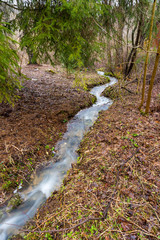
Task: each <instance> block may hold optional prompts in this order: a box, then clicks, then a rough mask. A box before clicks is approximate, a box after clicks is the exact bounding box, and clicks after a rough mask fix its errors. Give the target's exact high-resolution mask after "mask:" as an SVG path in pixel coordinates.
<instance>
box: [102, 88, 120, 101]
mask: <svg viewBox="0 0 160 240" xmlns="http://www.w3.org/2000/svg"><path fill="white" fill-rule="evenodd" d="M102 95H103V96H105V97H109V98H111V99H112V100H115V99H118V98H119V92H118V88H117V86H116V85H115V86H109V87H107V88H106V89H105V90H104V91H103V93H102Z"/></svg>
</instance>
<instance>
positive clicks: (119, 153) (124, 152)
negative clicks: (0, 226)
mask: <svg viewBox="0 0 160 240" xmlns="http://www.w3.org/2000/svg"><path fill="white" fill-rule="evenodd" d="M27 68H28V67H26V68H25V69H24V73H26V72H25V71H27V76H28V77H30V76H31V75H30V74H32V73H31V72H30V71H31V70H30V69H29V70H27ZM37 68H38V67H37ZM32 70H33V72H34V67H33V69H32ZM38 71H39V70H36V71H35V72H36V73H35V74H37V72H38ZM50 74H51V73H47V74H45V75H46V76H48V79H47V82H46V78H45V79H42V77H41V76H40V74H37V75H35V76H33V75H32V78H34V77H35V78H40V79H41V80H33V79H32V81H31V82H29V83H27V84H31V85H32V84H33V86H34V87H35V89H34V91H32V92H31V89H32V90H33V87H31V88H30V87H29V85H27V87H26V90H25V88H24V90H23V91H26V94H23V96H22V101H19V103H18V104H19V105H16V108H15V109H14V110H12V111H11V112H10V111H9V112H8V115H9V116H4V115H5V111H4V114H3V115H2V114H1V118H0V120H1V121H2V120H3V121H4V124H3V126H2V125H1V126H2V134H3V135H2V137H3V146H2V148H3V159H4V157H5V156H6V159H11V161H10V162H9V163H8V162H7V161H8V160H5V161H4V163H3V164H4V168H6V171H7V168H8V165H7V164H10V165H9V169H10V166H11V165H13V164H17V161H18V164H22V159H26V160H28V152H29V154H30V153H31V156H30V159H31V160H28V162H32V164H31V163H30V167H31V168H32V167H34V164H37V161H39V162H38V163H39V164H40V165H41V163H42V162H43V161H44V162H45V161H46V160H47V156H49V155H50V152H49V151H50V150H51V149H52V147H53V146H54V145H55V143H56V141H58V139H60V137H61V135H62V133H63V132H65V130H66V120H68V119H69V118H70V117H72V116H73V115H74V114H75V113H76V112H77V111H78V110H79V109H80V108H82V107H85V106H87V105H89V104H91V102H92V100H91V97H90V96H89V95H88V93H85V92H81V91H77V90H76V89H72V87H71V86H72V81H73V79H72V78H70V80H66V81H63V82H61V81H59V80H58V79H57V77H58V76H57V75H55V74H53V75H52V76H50ZM60 75H62V73H60ZM93 75H94V74H93ZM149 78H150V75H148V79H149ZM51 79H54V81H53V84H54V94H53V95H52V93H53V92H52V87H51V86H52V83H51V82H52V81H51ZM60 79H63V78H61V76H60ZM36 81H37V82H39V81H41V82H42V85H41V84H40V86H39V87H38V84H36ZM56 81H58V82H57V84H55V83H56ZM44 83H47V84H48V86H45V85H44ZM127 88H128V89H130V90H131V91H132V92H136V88H137V84H136V83H133V84H132V85H128V86H127ZM147 88H148V86H147ZM71 89H72V90H71ZM46 91H47V92H46ZM56 93H57V95H56ZM59 93H60V94H59ZM159 93H160V82H159V73H158V74H157V81H156V84H155V85H154V91H153V100H152V106H151V109H152V112H151V113H150V114H149V115H144V114H143V112H140V111H139V110H138V105H139V103H140V95H138V94H130V93H129V92H125V94H124V95H123V93H122V97H121V98H120V99H118V100H116V101H115V102H114V103H113V105H112V106H111V107H110V108H109V109H108V110H107V111H104V112H102V113H101V114H100V116H99V118H98V120H97V121H96V122H95V124H94V126H93V127H92V128H91V130H90V131H89V132H88V133H87V134H86V135H85V137H84V139H83V141H82V142H81V146H80V149H79V158H78V162H77V163H76V164H74V165H73V166H72V168H71V169H70V170H69V171H68V174H67V176H66V177H65V179H64V181H63V185H62V186H61V188H60V190H59V191H58V192H54V193H53V194H52V196H51V197H50V198H49V199H48V200H47V201H46V203H45V204H44V205H43V206H42V207H41V208H40V210H39V211H38V213H37V214H36V216H35V218H34V219H33V220H32V221H31V222H30V223H29V224H28V226H27V228H26V227H25V228H24V229H25V230H24V231H22V233H21V234H20V235H17V236H15V237H12V239H24V238H25V239H28V240H30V239H50V240H51V239H57V240H61V239H75V240H79V239H91V240H92V239H93V240H94V239H104V240H112V239H118V240H120V239H126V240H139V239H141V240H142V239H160V218H159V216H160V191H159V189H160V110H159V105H160V99H159ZM43 94H44V95H43ZM67 94H68V95H67ZM42 96H43V98H42ZM66 96H70V97H66ZM74 96H75V97H74ZM82 96H83V97H82ZM56 97H57V98H56ZM59 97H60V98H62V99H59ZM32 98H33V99H32ZM52 98H53V99H52ZM26 99H27V100H26ZM44 99H45V100H44ZM30 101H32V104H28V102H30ZM64 101H65V102H64ZM75 101H76V104H75ZM63 104H65V106H66V104H67V106H68V107H67V110H65V109H66V108H65V107H63ZM75 107H76V109H75ZM18 109H19V110H18ZM39 109H41V110H39ZM70 111H71V112H70ZM46 112H47V114H46ZM64 114H65V115H64ZM12 115H13V116H14V117H12ZM28 120H29V121H28ZM18 123H19V125H18ZM6 126H7V127H6ZM13 126H14V127H13ZM26 127H27V130H26ZM40 134H41V135H40ZM21 135H22V136H23V137H22V136H21ZM50 138H52V141H51V142H50ZM1 139H2V138H1ZM47 139H48V140H47ZM38 143H39V144H38ZM40 143H41V144H40ZM35 145H36V148H37V150H35V148H34V147H35ZM46 146H47V147H46ZM13 149H14V151H13ZM32 149H33V152H32ZM12 151H13V152H12ZM25 154H26V155H25ZM9 156H11V158H9ZM25 156H27V157H26V158H25ZM44 156H45V158H44ZM37 159H38V160H37ZM23 162H25V161H23ZM35 162H36V163H35ZM6 165H7V166H6ZM25 165H26V163H23V165H22V167H20V166H21V165H18V166H19V168H20V169H21V174H23V172H25V171H24V170H23V167H24V169H25V168H26V166H25ZM28 168H29V167H28ZM13 169H14V168H13ZM26 170H27V168H26ZM4 172H5V171H4ZM10 174H14V172H12V173H10ZM18 174H19V173H17V178H18V177H19V175H18ZM8 176H9V175H8ZM10 177H12V175H11V176H10ZM2 180H4V181H5V179H4V176H3V175H2ZM8 181H9V179H8ZM19 183H20V182H19ZM3 184H4V183H3ZM2 190H3V191H2V193H3V194H4V196H5V194H7V193H6V192H7V189H4V186H3V189H2ZM2 196H3V195H2ZM4 199H5V197H4ZM2 202H3V199H2Z"/></svg>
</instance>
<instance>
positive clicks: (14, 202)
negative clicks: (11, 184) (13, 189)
mask: <svg viewBox="0 0 160 240" xmlns="http://www.w3.org/2000/svg"><path fill="white" fill-rule="evenodd" d="M21 203H22V198H21V196H20V195H19V194H18V193H17V194H15V195H14V196H13V197H12V198H11V199H10V201H9V202H8V204H7V212H11V211H12V210H13V209H15V208H17V207H18V206H19V205H20V204H21Z"/></svg>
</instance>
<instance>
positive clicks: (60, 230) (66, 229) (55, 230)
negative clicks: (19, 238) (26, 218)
mask: <svg viewBox="0 0 160 240" xmlns="http://www.w3.org/2000/svg"><path fill="white" fill-rule="evenodd" d="M103 219H104V218H103V217H100V218H91V217H90V218H87V219H85V220H84V221H82V222H80V223H78V224H77V225H75V226H73V227H69V228H62V229H53V230H46V231H34V230H27V229H22V230H20V231H21V232H32V233H56V232H66V231H69V230H72V229H75V228H77V227H79V226H81V225H83V224H84V223H86V222H88V221H95V220H103Z"/></svg>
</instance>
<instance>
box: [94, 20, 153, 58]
mask: <svg viewBox="0 0 160 240" xmlns="http://www.w3.org/2000/svg"><path fill="white" fill-rule="evenodd" d="M92 19H93V21H94V22H95V24H96V25H97V26H98V27H99V28H100V29H101V30H102V32H104V33H105V35H108V36H109V37H110V38H113V37H112V36H111V35H110V34H109V33H108V32H107V31H106V30H105V29H104V28H103V27H102V26H101V25H100V24H99V23H98V22H97V21H96V20H95V19H94V17H93V16H92ZM114 40H115V41H116V42H118V43H119V44H122V45H123V46H127V47H129V48H134V49H136V48H140V49H142V50H143V51H145V52H148V53H157V52H156V51H147V50H145V49H144V48H143V47H142V46H141V45H138V46H136V47H134V46H131V45H129V44H126V43H124V44H123V43H122V42H120V41H119V40H117V39H114Z"/></svg>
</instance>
